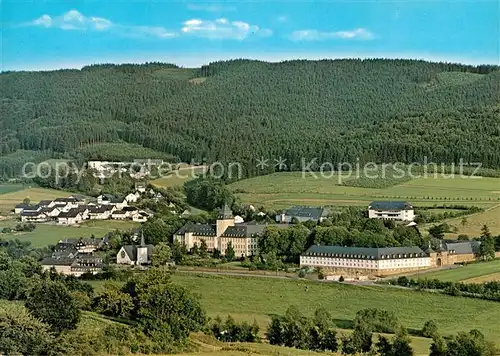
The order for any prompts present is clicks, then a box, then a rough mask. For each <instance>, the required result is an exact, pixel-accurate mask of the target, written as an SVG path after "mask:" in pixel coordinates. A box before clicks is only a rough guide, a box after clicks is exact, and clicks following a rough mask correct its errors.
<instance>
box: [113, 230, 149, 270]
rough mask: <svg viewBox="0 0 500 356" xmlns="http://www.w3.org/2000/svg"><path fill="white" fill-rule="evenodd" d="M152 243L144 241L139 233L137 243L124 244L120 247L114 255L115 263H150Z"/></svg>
mask: <svg viewBox="0 0 500 356" xmlns="http://www.w3.org/2000/svg"><path fill="white" fill-rule="evenodd" d="M153 248H154V246H153V245H146V244H145V243H144V235H141V243H140V244H139V245H125V246H122V247H121V248H120V250H119V251H118V253H117V255H116V263H118V264H125V265H146V264H150V263H151V257H152V255H153Z"/></svg>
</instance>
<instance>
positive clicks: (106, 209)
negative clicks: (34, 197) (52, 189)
mask: <svg viewBox="0 0 500 356" xmlns="http://www.w3.org/2000/svg"><path fill="white" fill-rule="evenodd" d="M140 197H141V193H140V192H139V191H136V192H135V193H130V194H128V195H127V196H126V197H125V198H118V197H115V196H113V195H109V194H103V195H100V196H99V197H98V198H97V201H94V202H87V200H86V199H85V197H82V196H79V195H72V196H70V197H67V198H57V199H54V200H41V201H40V202H39V203H38V204H36V205H31V204H25V203H22V204H18V205H16V206H15V208H14V213H15V214H20V217H21V221H22V222H26V223H42V222H53V223H56V224H60V225H77V224H79V223H80V222H82V221H85V220H109V219H113V220H132V221H136V222H145V221H147V220H148V219H149V218H150V217H151V216H152V215H153V213H152V212H151V211H150V210H148V209H138V208H137V207H135V206H131V205H129V204H132V203H136V202H137V201H138V200H139V198H140Z"/></svg>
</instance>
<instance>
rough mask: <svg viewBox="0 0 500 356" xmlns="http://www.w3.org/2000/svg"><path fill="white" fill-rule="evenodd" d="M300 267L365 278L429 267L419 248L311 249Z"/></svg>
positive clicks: (331, 247)
mask: <svg viewBox="0 0 500 356" xmlns="http://www.w3.org/2000/svg"><path fill="white" fill-rule="evenodd" d="M300 266H301V267H319V268H324V269H330V270H344V271H351V272H356V271H357V272H361V273H366V274H379V275H380V274H393V273H397V272H398V271H406V270H418V269H423V268H429V267H431V258H430V257H429V255H428V254H427V253H425V252H424V251H422V250H421V249H420V248H419V247H416V246H412V247H386V248H371V247H343V246H318V245H313V246H311V247H309V249H308V250H307V251H306V252H304V253H303V254H302V255H301V256H300Z"/></svg>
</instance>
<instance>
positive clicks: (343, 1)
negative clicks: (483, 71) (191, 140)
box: [0, 0, 500, 70]
mask: <svg viewBox="0 0 500 356" xmlns="http://www.w3.org/2000/svg"><path fill="white" fill-rule="evenodd" d="M0 7H1V17H0V19H1V29H2V34H1V39H2V42H1V69H2V70H22V69H26V70H37V69H54V68H79V67H81V66H82V65H85V64H90V63H103V62H115V63H123V62H144V61H164V62H173V63H176V64H179V65H182V66H186V67H189V66H199V65H201V64H204V63H208V62H210V61H214V60H218V59H228V58H257V59H263V60H270V61H279V60H284V59H294V58H311V59H315V58H344V57H361V58H365V57H388V58H424V59H428V60H443V61H453V62H463V63H472V64H479V63H490V64H500V8H499V3H498V1H497V0H491V1H481V0H477V1H460V0H442V1H432V0H420V1H408V0H406V1H402V0H392V1H384V0H373V1H360V0H351V1H348V0H339V1H305V0H304V1H296V0H295V1H274V2H273V1H259V0H252V1H241V2H240V1H231V2H229V1H227V2H223V1H213V2H208V1H158V0H150V1H124V0H107V1H93V0H85V1H81V0H59V1H47V0H36V1H23V0H3V1H2V2H1V3H0Z"/></svg>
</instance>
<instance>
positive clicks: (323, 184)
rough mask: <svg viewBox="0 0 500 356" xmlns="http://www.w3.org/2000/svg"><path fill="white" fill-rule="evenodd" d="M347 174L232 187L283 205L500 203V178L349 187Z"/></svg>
mask: <svg viewBox="0 0 500 356" xmlns="http://www.w3.org/2000/svg"><path fill="white" fill-rule="evenodd" d="M345 179H349V178H348V177H347V176H340V178H339V176H338V175H333V176H332V177H331V178H326V177H320V176H319V175H318V176H317V177H314V176H312V175H311V174H309V173H305V174H304V175H303V174H302V172H281V173H274V174H270V175H267V176H260V177H254V178H250V179H245V180H241V181H238V182H235V183H233V184H230V185H229V188H230V189H231V190H232V191H233V192H235V193H236V195H237V196H238V197H239V198H240V199H241V200H242V202H244V203H249V204H253V205H255V206H262V205H263V206H265V207H266V208H268V209H279V208H285V207H289V206H291V205H310V206H321V205H323V206H327V205H363V206H364V205H367V204H368V203H369V202H370V201H373V200H407V201H410V202H411V203H412V204H414V205H415V206H419V205H420V206H432V205H435V204H447V205H452V204H461V205H476V206H481V207H485V208H488V207H492V206H495V205H497V204H500V193H499V192H500V179H499V178H486V177H481V178H459V177H455V178H443V177H440V176H439V177H434V176H433V175H429V177H428V178H424V177H422V178H416V179H413V180H411V181H408V182H405V183H402V184H399V185H395V186H392V187H388V188H381V189H377V188H362V187H348V186H343V185H340V183H341V182H342V181H343V180H345Z"/></svg>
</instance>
